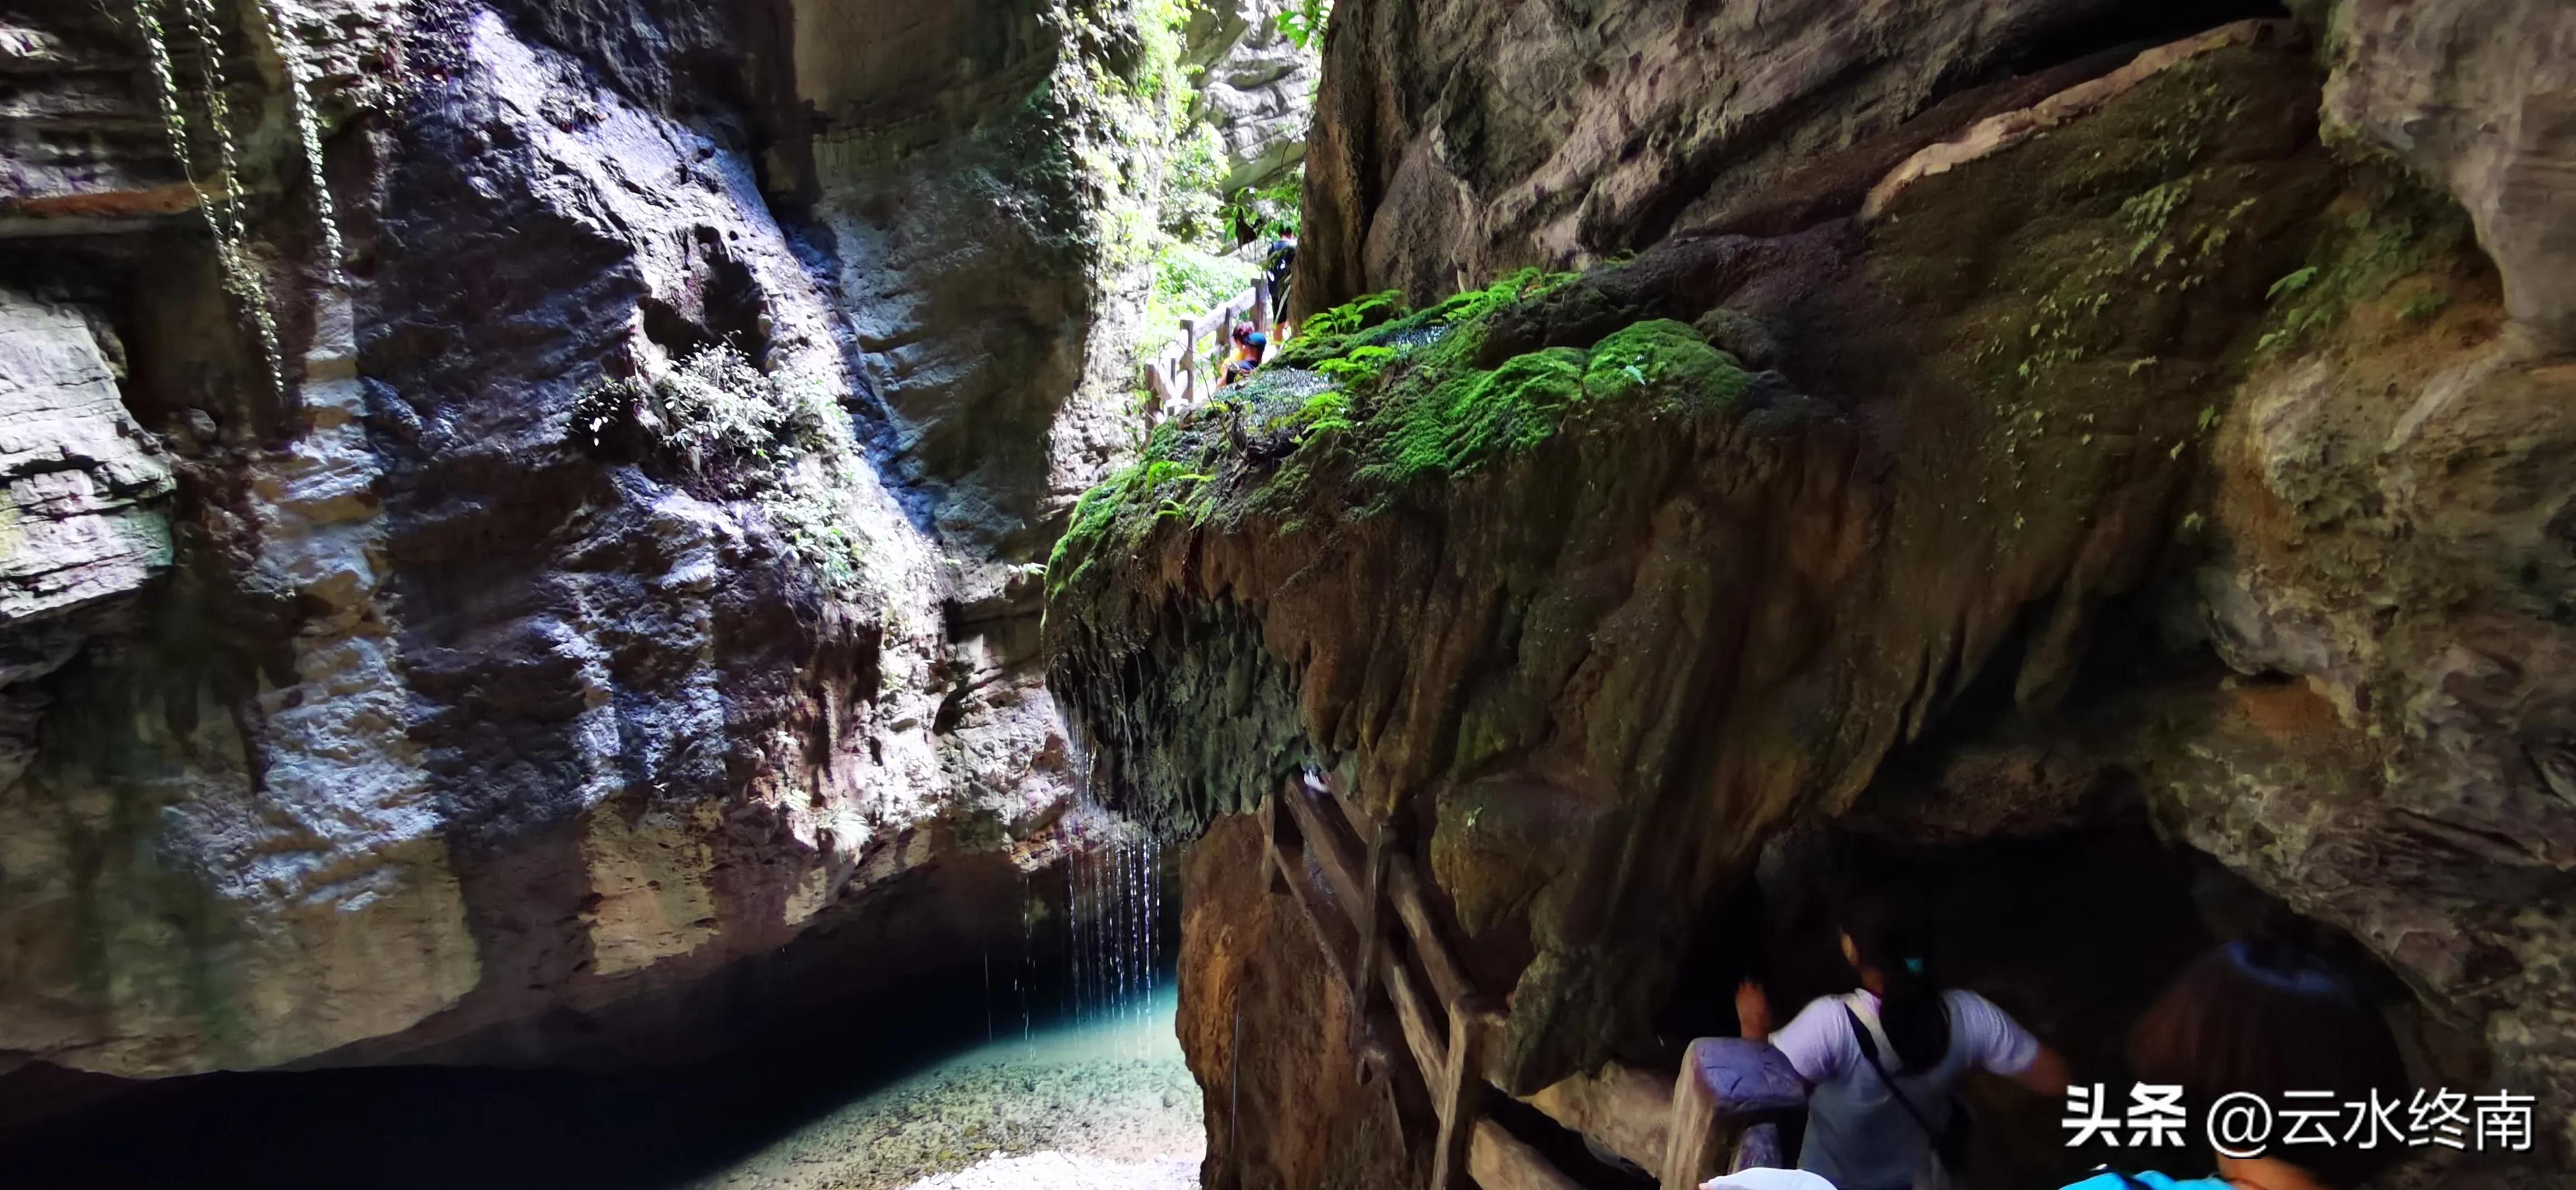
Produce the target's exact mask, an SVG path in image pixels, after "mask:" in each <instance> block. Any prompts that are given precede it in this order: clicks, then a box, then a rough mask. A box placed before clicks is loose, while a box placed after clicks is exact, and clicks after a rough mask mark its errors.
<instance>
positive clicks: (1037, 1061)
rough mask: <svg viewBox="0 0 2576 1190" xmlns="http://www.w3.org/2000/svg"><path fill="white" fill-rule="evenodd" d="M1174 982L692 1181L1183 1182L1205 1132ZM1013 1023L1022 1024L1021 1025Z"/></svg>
mask: <svg viewBox="0 0 2576 1190" xmlns="http://www.w3.org/2000/svg"><path fill="white" fill-rule="evenodd" d="M1175 1008H1176V1000H1175V995H1174V993H1173V991H1172V990H1171V989H1170V988H1168V987H1166V988H1164V989H1162V990H1161V991H1159V992H1156V993H1154V994H1152V995H1149V996H1146V997H1143V998H1141V1000H1140V1001H1139V1002H1137V1003H1136V1004H1134V1005H1132V1006H1131V1008H1130V1010H1129V1011H1126V1012H1124V1013H1121V1014H1118V1015H1116V1016H1114V1017H1113V1018H1111V1019H1106V1020H1093V1021H1085V1022H1082V1023H1078V1024H1067V1025H1056V1026H1051V1027H1047V1028H1044V1029H1040V1030H1037V1031H1035V1032H1033V1033H1030V1034H1028V1035H1026V1036H1020V1035H1017V1034H1013V1035H1009V1036H1003V1037H1000V1038H997V1039H995V1040H994V1041H992V1042H990V1043H988V1044H985V1045H982V1046H977V1047H975V1048H972V1049H969V1050H967V1051H965V1052H962V1053H958V1054H954V1055H951V1056H949V1057H947V1058H944V1059H941V1060H937V1061H934V1062H931V1063H929V1064H926V1065H925V1066H923V1067H922V1068H921V1069H919V1070H916V1071H914V1072H913V1073H911V1074H908V1075H906V1076H904V1077H902V1078H900V1079H897V1080H896V1081H894V1082H892V1083H889V1084H887V1085H885V1086H883V1087H881V1088H878V1089H877V1090H874V1091H871V1092H869V1093H867V1094H865V1095H863V1096H860V1097H859V1098H857V1099H854V1100H851V1101H850V1102H848V1103H846V1104H843V1105H842V1106H840V1107H838V1108H835V1109H833V1110H831V1111H830V1112H828V1113H827V1114H825V1115H823V1116H821V1117H819V1118H817V1119H816V1120H814V1121H813V1122H811V1123H809V1124H806V1125H805V1126H803V1127H801V1128H799V1129H797V1130H796V1131H795V1132H793V1133H790V1134H789V1135H787V1136H785V1137H783V1138H781V1139H780V1140H778V1141H777V1142H776V1143H773V1144H771V1145H769V1146H767V1147H765V1148H763V1149H762V1150H760V1151H759V1152H757V1153H754V1154H752V1155H750V1156H749V1157H746V1158H744V1159H742V1160H740V1161H738V1162H736V1163H734V1164H733V1165H731V1166H730V1167H728V1168H726V1169H723V1170H721V1171H718V1172H716V1173H714V1174H712V1175H710V1176H708V1177H706V1178H703V1179H700V1180H699V1181H698V1182H696V1183H695V1184H694V1186H693V1190H1095V1188H1096V1190H1113V1188H1114V1190H1182V1188H1184V1187H1191V1186H1195V1185H1197V1184H1198V1168H1199V1161H1200V1158H1201V1157H1202V1156H1204V1155H1205V1152H1206V1137H1205V1135H1204V1133H1203V1132H1202V1128H1203V1123H1202V1117H1201V1115H1200V1110H1199V1090H1198V1085H1197V1084H1196V1083H1195V1082H1194V1081H1192V1080H1191V1078H1190V1072H1189V1069H1188V1067H1187V1066H1186V1065H1185V1064H1184V1063H1183V1061H1182V1058H1181V1048H1180V1043H1179V1040H1178V1039H1177V1038H1176V1037H1175V1036H1174V1034H1173V1030H1172V1022H1173V1013H1174V1010H1175ZM1015 1023H1016V1022H1015Z"/></svg>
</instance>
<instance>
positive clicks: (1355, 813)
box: [1308, 773, 1376, 835]
mask: <svg viewBox="0 0 2576 1190" xmlns="http://www.w3.org/2000/svg"><path fill="white" fill-rule="evenodd" d="M1308 788H1313V786H1308ZM1323 789H1324V792H1325V793H1326V794H1329V795H1330V797H1329V798H1328V799H1327V800H1329V801H1331V802H1332V804H1334V805H1336V806H1339V807H1341V808H1342V817H1343V818H1344V819H1345V820H1347V821H1348V822H1350V823H1351V824H1352V827H1351V833H1352V834H1355V835H1356V834H1360V833H1362V832H1361V830H1360V829H1359V824H1360V823H1363V822H1374V821H1376V819H1375V818H1374V817H1373V816H1372V815H1371V814H1370V813H1369V812H1368V807H1366V806H1363V805H1361V804H1360V795H1359V792H1358V791H1357V790H1354V789H1352V788H1351V787H1350V786H1349V785H1348V784H1345V783H1344V782H1343V781H1342V780H1341V779H1340V778H1338V777H1335V776H1333V775H1332V774H1331V773H1326V774H1324V779H1323Z"/></svg>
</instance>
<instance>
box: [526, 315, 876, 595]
mask: <svg viewBox="0 0 2576 1190" xmlns="http://www.w3.org/2000/svg"><path fill="white" fill-rule="evenodd" d="M621 424H632V425H633V426H635V427H637V428H639V429H641V430H642V431H643V432H644V433H645V435H646V436H647V437H648V438H650V439H652V440H653V441H655V442H656V443H658V444H660V445H661V446H663V447H665V448H667V449H671V450H673V451H675V452H676V453H677V454H678V455H679V460H680V462H681V463H682V465H683V466H685V467H686V468H687V470H688V471H689V472H690V474H691V475H692V476H694V477H696V478H697V479H698V480H700V481H701V482H702V483H704V484H707V485H709V486H710V487H711V488H712V489H713V490H712V492H711V494H713V495H715V496H718V497H721V498H726V499H749V500H751V501H753V502H754V503H756V504H758V505H759V507H760V510H761V514H762V516H763V517H764V518H765V519H766V520H768V522H769V523H770V525H771V526H772V527H773V528H775V529H777V530H778V533H779V535H780V536H781V537H784V538H785V539H786V540H787V544H788V546H789V548H790V549H792V550H793V551H794V552H795V553H796V555H797V556H798V557H799V558H801V559H803V560H804V561H805V562H806V563H808V564H809V565H811V566H813V567H814V568H815V571H816V573H817V576H818V577H819V578H820V579H821V580H822V582H823V584H824V586H825V587H827V588H829V589H831V590H832V591H834V592H835V593H839V594H847V593H849V592H850V591H852V590H853V589H854V588H855V587H856V586H857V584H858V579H859V573H860V571H859V566H860V561H861V559H862V557H863V556H864V547H863V542H862V541H861V539H860V537H859V535H858V534H857V533H856V532H855V531H854V530H853V529H852V528H851V527H850V521H851V519H852V518H851V515H850V514H851V508H850V495H851V493H852V492H853V491H854V490H856V488H857V487H858V484H859V483H860V476H859V472H858V468H859V466H860V465H861V464H860V458H859V449H858V442H857V440H856V438H855V437H854V436H853V435H852V433H851V431H850V419H849V415H848V414H847V413H845V412H843V411H842V409H841V407H840V403H839V402H837V401H835V400H834V399H833V397H832V394H831V392H830V391H829V389H828V388H827V387H826V386H825V385H824V384H823V383H822V382H821V381H820V380H818V379H816V378H813V377H808V376H799V375H782V374H778V373H772V372H763V371H761V370H760V368H759V367H757V366H755V365H754V364H753V363H752V362H751V360H749V359H748V358H746V357H744V355H743V354H742V353H741V352H739V351H736V350H734V349H733V348H731V347H728V346H721V345H719V346H715V347H709V348H705V349H702V350H699V351H695V352H692V353H690V354H688V355H686V356H683V357H681V358H680V359H679V360H678V361H677V362H676V363H674V364H673V365H672V366H671V367H670V368H669V369H668V370H666V371H664V372H663V373H662V374H661V375H659V376H657V377H654V378H653V379H652V380H651V381H649V382H647V381H644V380H639V379H635V378H622V379H618V380H612V381H609V382H606V383H604V384H600V385H596V386H594V387H592V388H591V389H590V390H589V391H587V392H585V393H583V394H582V396H581V398H580V399H579V400H578V401H576V402H575V404H574V406H573V431H574V433H575V435H576V436H578V437H581V438H583V439H586V440H588V441H589V442H591V443H593V444H597V443H599V442H600V441H602V440H603V439H604V438H605V437H607V436H608V434H609V433H610V432H611V431H612V430H614V429H615V428H616V427H617V426H619V425H621Z"/></svg>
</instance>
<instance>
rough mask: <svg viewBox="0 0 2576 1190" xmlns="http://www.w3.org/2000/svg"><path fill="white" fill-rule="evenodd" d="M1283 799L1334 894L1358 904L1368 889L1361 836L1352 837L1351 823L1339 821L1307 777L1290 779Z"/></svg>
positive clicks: (1342, 899)
mask: <svg viewBox="0 0 2576 1190" xmlns="http://www.w3.org/2000/svg"><path fill="white" fill-rule="evenodd" d="M1279 798H1280V800H1282V801H1284V802H1286V803H1287V804H1288V813H1289V817H1290V818H1291V819H1292V820H1294V821H1295V822H1296V824H1297V831H1298V833H1299V834H1300V835H1301V836H1303V837H1304V839H1305V841H1306V848H1307V850H1308V851H1309V852H1310V853H1311V854H1313V855H1314V857H1315V863H1316V866H1317V867H1320V868H1322V869H1323V870H1324V879H1325V881H1326V882H1327V883H1328V884H1329V885H1330V886H1331V891H1332V894H1333V896H1334V897H1335V898H1337V899H1339V900H1340V901H1341V902H1342V903H1343V904H1346V905H1347V904H1354V903H1357V902H1358V900H1359V899H1360V896H1361V895H1362V894H1363V893H1366V892H1367V891H1368V886H1367V883H1366V881H1365V880H1363V879H1362V877H1361V873H1360V862H1361V861H1360V851H1359V840H1358V839H1356V838H1354V837H1352V835H1351V830H1350V824H1348V823H1345V822H1336V821H1334V820H1333V819H1334V818H1335V817H1338V816H1334V815H1328V814H1327V813H1326V812H1325V811H1324V808H1323V806H1322V805H1321V804H1320V803H1318V802H1317V801H1316V800H1315V795H1314V793H1313V792H1312V791H1310V790H1308V789H1307V788H1306V783H1305V782H1303V781H1290V782H1288V783H1287V784H1286V785H1285V786H1284V787H1283V788H1281V789H1280V791H1279Z"/></svg>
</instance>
